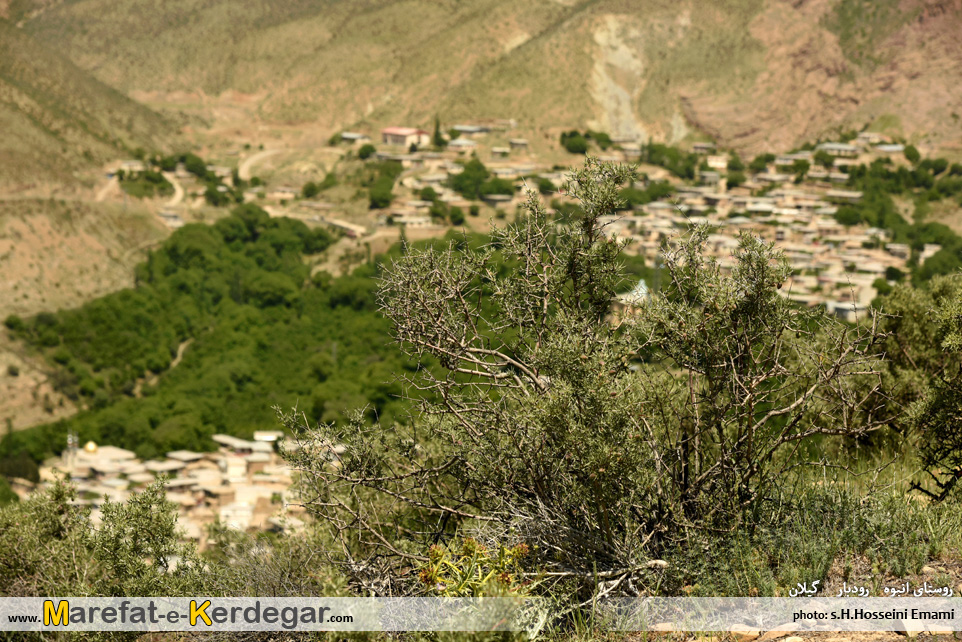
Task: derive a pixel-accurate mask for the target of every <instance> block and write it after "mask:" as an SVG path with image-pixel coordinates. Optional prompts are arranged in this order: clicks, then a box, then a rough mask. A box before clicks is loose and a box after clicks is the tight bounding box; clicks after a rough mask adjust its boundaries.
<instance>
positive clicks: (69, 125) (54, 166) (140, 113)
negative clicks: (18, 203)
mask: <svg viewBox="0 0 962 642" xmlns="http://www.w3.org/2000/svg"><path fill="white" fill-rule="evenodd" d="M58 50H59V47H53V46H44V45H41V44H39V43H38V42H36V41H35V40H34V39H33V38H31V37H30V36H29V35H28V34H26V33H24V32H23V31H22V30H21V29H18V28H16V27H14V26H13V25H11V24H10V23H9V22H6V21H4V20H0V131H3V136H2V137H0V188H3V187H16V186H21V185H33V184H36V183H43V182H48V181H49V182H57V183H71V182H73V181H74V180H75V179H74V172H75V171H76V170H77V169H78V168H81V167H84V166H89V165H91V164H94V163H101V162H103V161H105V160H107V159H114V158H117V156H118V154H130V153H131V151H132V150H134V149H136V148H138V147H142V148H145V149H152V148H158V147H163V146H164V143H165V141H166V140H167V139H168V137H169V135H170V133H171V130H172V127H171V124H170V123H169V122H168V121H166V120H165V119H163V118H161V117H160V116H159V115H157V114H156V113H154V112H152V111H151V110H149V109H147V108H146V107H144V106H142V105H140V104H138V103H136V102H134V101H132V100H130V99H129V98H127V97H126V96H124V95H123V94H121V93H119V92H118V91H117V90H115V89H112V88H110V87H108V86H107V85H105V84H104V83H102V82H100V81H98V80H96V79H94V78H93V77H92V76H90V75H89V74H88V73H86V72H85V71H83V70H82V69H80V68H79V67H77V66H76V65H74V64H73V63H71V62H69V61H68V60H67V59H66V58H65V57H63V56H61V55H59V54H58V53H56V51H58Z"/></svg>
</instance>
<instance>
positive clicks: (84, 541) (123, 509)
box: [0, 483, 213, 597]
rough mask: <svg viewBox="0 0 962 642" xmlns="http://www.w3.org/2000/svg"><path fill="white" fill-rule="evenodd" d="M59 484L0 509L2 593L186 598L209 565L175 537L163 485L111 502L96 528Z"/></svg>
mask: <svg viewBox="0 0 962 642" xmlns="http://www.w3.org/2000/svg"><path fill="white" fill-rule="evenodd" d="M74 499H76V491H75V490H74V489H73V488H71V487H69V486H66V485H64V484H62V483H57V484H55V485H53V486H52V487H50V488H48V489H43V490H40V491H38V492H35V493H33V494H32V495H31V496H30V497H29V498H28V499H27V500H26V501H23V502H19V503H13V504H8V505H6V506H5V507H2V508H0V594H3V595H7V596H20V597H28V596H35V595H75V596H78V597H85V596H101V597H113V596H130V595H138V596H145V597H150V596H190V595H198V594H202V593H203V592H204V582H205V580H209V579H210V578H209V574H213V569H211V568H209V567H208V568H205V565H203V564H202V563H201V561H200V559H199V558H198V557H197V555H196V552H195V550H194V548H193V546H192V545H185V544H181V543H179V541H178V537H177V527H176V524H177V512H176V509H175V507H174V505H173V504H171V503H169V502H167V501H166V498H165V495H164V490H163V487H162V485H161V484H160V483H155V484H152V485H150V486H148V487H147V488H146V489H144V490H143V491H142V492H141V493H139V494H137V495H134V496H133V497H131V499H130V500H129V501H128V502H127V503H125V504H118V503H114V502H108V503H105V504H104V505H103V508H102V511H103V516H102V519H101V524H100V526H99V527H98V528H94V527H93V525H92V524H91V522H90V520H89V512H90V509H89V508H83V507H80V506H76V505H73V504H72V500H74Z"/></svg>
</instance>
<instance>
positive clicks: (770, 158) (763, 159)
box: [748, 154, 775, 174]
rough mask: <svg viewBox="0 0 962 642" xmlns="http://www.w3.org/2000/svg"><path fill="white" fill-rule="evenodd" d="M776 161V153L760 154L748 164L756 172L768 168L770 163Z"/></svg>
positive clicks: (758, 172)
mask: <svg viewBox="0 0 962 642" xmlns="http://www.w3.org/2000/svg"><path fill="white" fill-rule="evenodd" d="M774 162H775V154H759V155H758V156H756V157H755V158H753V159H752V162H751V163H749V164H748V169H750V170H751V171H753V172H754V173H756V174H760V173H761V172H764V171H765V170H766V169H767V168H768V164H769V163H774Z"/></svg>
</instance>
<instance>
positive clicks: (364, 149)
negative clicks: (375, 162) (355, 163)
mask: <svg viewBox="0 0 962 642" xmlns="http://www.w3.org/2000/svg"><path fill="white" fill-rule="evenodd" d="M376 151H377V149H376V148H375V147H374V145H372V144H370V143H365V144H364V145H361V148H360V149H359V150H357V157H358V158H360V159H361V160H367V159H369V158H370V157H371V156H374V153H375V152H376Z"/></svg>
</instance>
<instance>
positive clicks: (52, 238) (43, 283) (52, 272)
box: [0, 199, 167, 318]
mask: <svg viewBox="0 0 962 642" xmlns="http://www.w3.org/2000/svg"><path fill="white" fill-rule="evenodd" d="M166 235H167V230H166V228H164V227H163V226H162V225H161V224H160V222H159V221H158V219H157V218H156V217H154V216H153V215H152V214H150V213H149V212H147V211H146V210H144V209H141V208H140V206H139V205H137V204H130V205H129V206H128V207H127V209H126V210H125V208H124V206H122V205H119V204H108V203H98V204H96V205H91V204H86V203H81V202H77V201H53V200H28V199H24V200H0V318H5V317H6V316H7V315H9V314H19V315H30V314H35V313H37V312H40V311H43V310H57V309H60V308H69V307H74V306H76V305H79V304H80V303H82V302H84V301H87V300H89V299H91V298H95V297H97V296H101V295H103V294H106V293H108V292H113V291H114V290H117V289H119V288H122V287H126V286H129V285H132V284H133V267H134V265H136V263H137V262H138V261H140V260H142V259H143V255H142V253H139V252H136V251H133V252H132V251H131V250H132V249H133V248H136V247H141V246H144V245H145V244H149V243H150V242H152V241H159V240H161V239H162V238H164V237H165V236H166Z"/></svg>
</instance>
